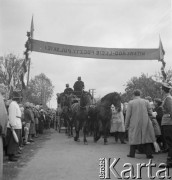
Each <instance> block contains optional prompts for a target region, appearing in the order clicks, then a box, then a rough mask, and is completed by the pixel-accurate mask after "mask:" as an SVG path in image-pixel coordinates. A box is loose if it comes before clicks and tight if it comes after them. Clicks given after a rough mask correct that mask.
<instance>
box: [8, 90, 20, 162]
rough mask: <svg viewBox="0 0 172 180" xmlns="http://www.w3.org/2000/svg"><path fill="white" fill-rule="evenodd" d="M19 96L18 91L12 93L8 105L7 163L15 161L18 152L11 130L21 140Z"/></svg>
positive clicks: (17, 145) (17, 144)
mask: <svg viewBox="0 0 172 180" xmlns="http://www.w3.org/2000/svg"><path fill="white" fill-rule="evenodd" d="M21 98H22V97H21V95H20V92H19V91H14V92H13V98H12V102H11V103H10V105H9V109H8V111H9V122H8V124H7V155H8V156H9V161H17V154H18V151H19V143H17V142H16V141H15V138H14V136H13V133H12V130H11V129H14V130H15V132H16V134H17V137H18V139H19V141H20V140H21V132H22V122H21V110H20V107H19V105H18V104H19V103H20V99H21Z"/></svg>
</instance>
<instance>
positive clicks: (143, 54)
mask: <svg viewBox="0 0 172 180" xmlns="http://www.w3.org/2000/svg"><path fill="white" fill-rule="evenodd" d="M30 45H31V51H36V52H42V53H49V54H57V55H63V56H74V57H84V58H97V59H121V60H122V59H123V60H160V54H161V53H160V52H161V51H160V50H161V49H160V47H159V48H157V49H127V48H100V47H85V46H73V45H65V44H58V43H51V42H45V41H39V40H35V39H30ZM161 58H162V57H161Z"/></svg>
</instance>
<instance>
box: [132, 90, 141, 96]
mask: <svg viewBox="0 0 172 180" xmlns="http://www.w3.org/2000/svg"><path fill="white" fill-rule="evenodd" d="M133 94H134V96H140V95H141V91H140V89H136V90H134V93H133Z"/></svg>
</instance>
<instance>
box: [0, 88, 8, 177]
mask: <svg viewBox="0 0 172 180" xmlns="http://www.w3.org/2000/svg"><path fill="white" fill-rule="evenodd" d="M4 95H5V91H4V89H3V88H1V87H0V112H1V113H0V179H2V174H3V136H5V133H6V125H7V120H8V116H7V111H6V108H5V104H4V98H3V96H4Z"/></svg>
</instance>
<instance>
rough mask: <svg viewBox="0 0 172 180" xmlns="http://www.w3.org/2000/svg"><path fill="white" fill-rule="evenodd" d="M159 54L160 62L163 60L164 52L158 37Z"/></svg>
mask: <svg viewBox="0 0 172 180" xmlns="http://www.w3.org/2000/svg"><path fill="white" fill-rule="evenodd" d="M159 53H160V56H159V58H160V59H159V60H160V61H162V60H163V59H164V55H165V51H164V48H163V45H162V42H161V38H160V37H159Z"/></svg>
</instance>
